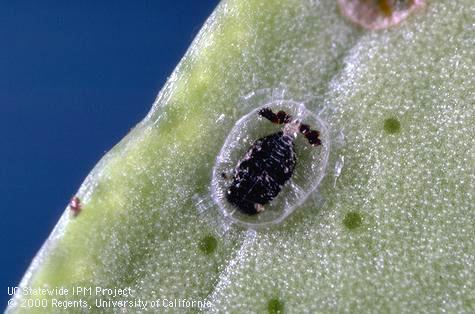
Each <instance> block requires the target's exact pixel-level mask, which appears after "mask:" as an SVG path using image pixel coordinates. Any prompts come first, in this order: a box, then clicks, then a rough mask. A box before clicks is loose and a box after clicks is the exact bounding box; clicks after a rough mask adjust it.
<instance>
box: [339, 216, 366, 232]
mask: <svg viewBox="0 0 475 314" xmlns="http://www.w3.org/2000/svg"><path fill="white" fill-rule="evenodd" d="M362 222H363V218H362V217H361V215H360V214H359V213H357V212H349V213H347V214H346V215H345V218H343V224H344V225H345V227H347V228H348V229H350V230H353V229H356V228H358V227H359V226H361V223H362Z"/></svg>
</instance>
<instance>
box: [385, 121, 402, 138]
mask: <svg viewBox="0 0 475 314" xmlns="http://www.w3.org/2000/svg"><path fill="white" fill-rule="evenodd" d="M400 129H401V123H400V122H399V120H398V119H396V118H387V119H386V120H384V131H386V132H387V133H390V134H394V133H398V132H399V131H400Z"/></svg>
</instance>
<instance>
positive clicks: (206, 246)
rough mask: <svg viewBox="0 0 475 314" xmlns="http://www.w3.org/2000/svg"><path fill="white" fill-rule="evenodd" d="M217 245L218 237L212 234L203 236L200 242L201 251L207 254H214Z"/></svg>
mask: <svg viewBox="0 0 475 314" xmlns="http://www.w3.org/2000/svg"><path fill="white" fill-rule="evenodd" d="M217 246H218V240H216V238H215V237H213V236H211V235H207V236H205V237H203V238H202V239H201V240H200V243H199V248H200V251H201V252H203V253H205V254H207V255H210V254H212V253H213V252H214V251H215V250H216V247H217Z"/></svg>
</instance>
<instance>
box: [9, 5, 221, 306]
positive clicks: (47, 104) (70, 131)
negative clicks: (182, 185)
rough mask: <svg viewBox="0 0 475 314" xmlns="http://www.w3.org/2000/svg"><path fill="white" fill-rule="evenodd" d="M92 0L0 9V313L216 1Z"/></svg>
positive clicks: (144, 110) (147, 105)
mask: <svg viewBox="0 0 475 314" xmlns="http://www.w3.org/2000/svg"><path fill="white" fill-rule="evenodd" d="M99 2H100V1H75V2H74V3H65V2H64V1H31V2H28V1H2V3H1V4H0V165H1V169H0V197H1V199H0V208H1V214H2V218H1V219H0V222H1V226H0V227H1V247H2V249H3V252H2V254H1V261H0V269H1V273H2V275H1V277H0V288H1V289H2V293H1V294H0V295H1V297H0V310H2V309H4V308H5V306H6V301H7V299H8V298H9V297H8V295H7V287H8V286H15V285H17V284H18V283H19V280H20V279H21V277H22V275H23V273H24V272H25V270H26V268H27V267H28V265H29V263H30V261H31V259H32V258H33V257H34V255H35V254H36V252H37V251H38V249H39V248H40V246H41V244H42V243H43V242H44V241H45V239H46V237H47V236H48V234H49V233H50V232H51V230H52V228H53V227H54V225H55V223H56V221H57V220H58V218H59V217H60V215H61V213H62V212H63V210H64V208H65V206H66V205H67V203H68V202H69V200H70V198H71V196H72V195H73V194H74V193H75V191H76V190H77V189H78V187H79V185H80V184H81V183H82V181H83V180H84V178H85V177H86V175H87V174H88V173H89V171H90V170H91V169H92V167H93V166H94V165H95V164H96V163H97V162H98V161H99V159H100V158H101V157H102V156H103V155H104V153H105V152H107V151H108V150H109V149H110V148H112V147H113V146H114V144H116V143H117V142H118V141H119V140H120V139H121V138H122V137H123V136H124V135H125V134H126V133H127V132H128V131H129V130H130V128H132V127H133V126H134V125H135V124H136V123H138V122H139V121H140V120H141V119H142V118H143V117H144V116H145V115H146V113H147V112H148V110H149V109H150V107H151V104H152V102H153V100H154V99H155V96H156V95H157V92H158V91H159V90H160V88H161V87H162V85H163V84H164V82H165V81H166V78H167V76H169V75H170V74H171V72H172V70H173V69H174V68H175V66H176V64H177V63H178V61H179V60H180V59H181V57H182V56H183V54H184V53H185V51H186V49H187V47H188V46H189V44H190V43H191V41H192V39H193V38H194V36H195V35H196V33H197V32H198V31H199V29H200V28H201V25H202V24H203V22H204V21H205V20H206V18H207V17H208V16H209V14H210V13H211V12H212V10H213V9H214V7H215V6H216V5H217V3H218V0H199V1H198V0H175V1H104V3H99ZM106 2H107V4H106Z"/></svg>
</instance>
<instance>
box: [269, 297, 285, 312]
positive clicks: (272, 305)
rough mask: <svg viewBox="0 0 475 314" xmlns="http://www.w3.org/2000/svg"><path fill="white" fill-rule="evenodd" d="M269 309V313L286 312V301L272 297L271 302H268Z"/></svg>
mask: <svg viewBox="0 0 475 314" xmlns="http://www.w3.org/2000/svg"><path fill="white" fill-rule="evenodd" d="M267 310H268V312H269V314H278V313H279V314H281V313H284V303H282V301H280V300H279V299H277V298H274V299H270V300H269V303H267Z"/></svg>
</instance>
